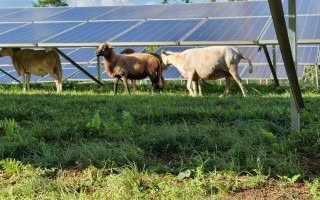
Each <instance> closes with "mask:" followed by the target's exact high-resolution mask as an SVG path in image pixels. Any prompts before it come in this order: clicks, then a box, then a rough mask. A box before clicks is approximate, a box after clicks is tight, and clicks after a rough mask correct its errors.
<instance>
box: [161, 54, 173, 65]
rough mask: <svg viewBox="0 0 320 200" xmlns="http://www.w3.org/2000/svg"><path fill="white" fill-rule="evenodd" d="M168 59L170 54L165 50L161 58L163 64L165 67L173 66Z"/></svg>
mask: <svg viewBox="0 0 320 200" xmlns="http://www.w3.org/2000/svg"><path fill="white" fill-rule="evenodd" d="M168 57H169V54H168V53H167V52H166V51H165V50H162V51H161V58H162V62H163V64H164V65H170V64H171V63H170V61H169V58H168Z"/></svg>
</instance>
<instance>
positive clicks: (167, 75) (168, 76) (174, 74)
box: [162, 66, 183, 80]
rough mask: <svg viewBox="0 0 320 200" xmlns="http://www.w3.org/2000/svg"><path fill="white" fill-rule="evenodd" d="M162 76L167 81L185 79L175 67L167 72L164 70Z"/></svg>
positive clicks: (169, 68)
mask: <svg viewBox="0 0 320 200" xmlns="http://www.w3.org/2000/svg"><path fill="white" fill-rule="evenodd" d="M162 76H163V78H164V79H165V80H176V79H183V77H182V76H181V74H180V72H179V70H178V69H177V68H175V67H173V66H170V67H168V68H167V69H166V70H164V71H163V73H162Z"/></svg>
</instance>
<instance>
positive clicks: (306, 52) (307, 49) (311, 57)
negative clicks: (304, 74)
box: [276, 46, 318, 65]
mask: <svg viewBox="0 0 320 200" xmlns="http://www.w3.org/2000/svg"><path fill="white" fill-rule="evenodd" d="M297 51H298V52H297V62H298V64H300V65H314V64H315V63H317V57H318V46H298V48H297ZM276 57H277V63H280V64H283V60H282V55H281V51H280V49H279V48H277V54H276Z"/></svg>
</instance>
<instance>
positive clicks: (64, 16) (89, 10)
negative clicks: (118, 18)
mask: <svg viewBox="0 0 320 200" xmlns="http://www.w3.org/2000/svg"><path fill="white" fill-rule="evenodd" d="M115 8H117V7H112V6H108V7H107V6H101V7H75V8H72V9H69V10H66V11H64V12H61V13H58V14H56V15H53V16H51V17H47V18H45V19H43V20H44V21H88V20H91V19H94V18H96V17H98V16H100V15H103V14H105V13H108V12H109V11H111V10H113V9H115Z"/></svg>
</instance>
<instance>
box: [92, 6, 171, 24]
mask: <svg viewBox="0 0 320 200" xmlns="http://www.w3.org/2000/svg"><path fill="white" fill-rule="evenodd" d="M168 7H169V5H143V6H120V7H117V8H116V9H113V10H112V11H110V12H108V13H106V14H104V15H101V16H99V17H96V18H95V20H134V19H148V18H152V17H153V16H155V15H157V14H160V13H162V12H163V11H165V10H166V9H167V8H168Z"/></svg>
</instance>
